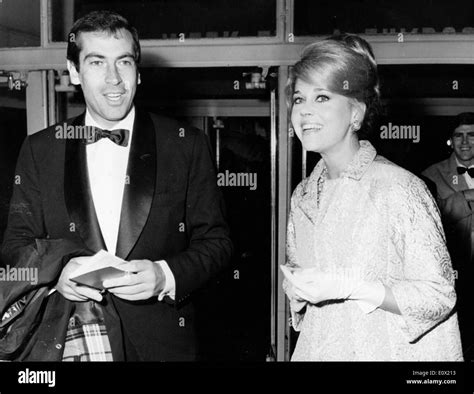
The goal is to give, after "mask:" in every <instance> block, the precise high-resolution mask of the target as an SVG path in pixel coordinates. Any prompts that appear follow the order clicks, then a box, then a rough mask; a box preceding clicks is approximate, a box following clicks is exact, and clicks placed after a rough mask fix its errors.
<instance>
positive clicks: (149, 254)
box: [2, 109, 232, 361]
mask: <svg viewBox="0 0 474 394" xmlns="http://www.w3.org/2000/svg"><path fill="white" fill-rule="evenodd" d="M84 118H85V113H84V114H82V115H81V116H79V117H77V118H74V119H71V120H68V121H67V125H73V126H81V125H83V124H84ZM62 125H63V124H62ZM224 216H225V215H224V204H223V199H222V196H221V193H220V190H219V189H218V187H217V182H216V175H215V169H214V164H213V161H212V156H211V149H210V144H209V141H208V138H207V136H206V135H205V134H204V133H202V132H200V131H198V130H197V129H194V128H192V127H189V126H188V125H186V124H181V123H180V122H178V121H176V120H172V119H168V118H165V117H161V116H157V115H154V114H150V113H147V112H144V111H142V110H139V109H137V111H136V116H135V123H134V131H133V138H132V141H131V147H130V154H129V159H128V167H127V178H126V182H125V189H124V195H123V203H122V211H121V217H120V225H119V234H118V241H117V249H116V255H117V256H118V257H121V258H123V259H125V260H127V261H130V260H138V259H148V260H151V261H158V260H162V259H164V260H166V262H167V263H168V265H169V267H170V269H171V271H172V273H173V275H174V278H175V281H176V296H175V301H174V302H171V301H170V300H169V299H168V300H166V302H165V301H161V302H159V301H158V300H157V297H153V298H151V299H149V300H143V301H138V302H137V301H135V302H132V301H126V300H122V299H120V298H118V297H115V296H113V297H111V298H112V300H113V303H114V305H115V308H116V310H117V312H118V315H119V317H120V320H121V325H122V332H123V341H124V344H123V346H124V347H125V353H126V356H127V359H129V360H157V361H167V360H171V361H180V360H193V359H195V357H196V355H197V352H198V348H197V341H196V327H195V322H196V310H195V308H194V306H193V293H194V292H195V291H196V290H198V289H200V288H202V287H204V286H205V285H206V283H207V282H209V281H210V280H211V279H212V278H213V277H215V276H216V275H217V274H218V273H219V272H220V271H222V270H224V269H225V268H226V266H227V265H228V264H229V262H230V255H231V252H232V244H231V241H230V238H229V231H228V226H227V224H226V222H225V218H224ZM38 238H39V239H42V238H50V239H71V240H75V241H82V242H83V243H84V244H85V246H86V247H87V248H88V249H90V250H92V251H94V252H96V251H99V250H100V249H107V248H106V246H105V243H104V239H103V237H102V234H101V230H100V226H99V223H98V220H97V216H96V212H95V209H94V203H93V200H92V196H91V190H90V184H89V179H88V170H87V160H86V145H85V144H84V142H83V141H81V140H78V139H67V138H66V139H58V138H56V127H55V126H51V127H49V128H47V129H45V130H42V131H40V132H38V133H36V134H33V135H31V136H29V137H27V138H26V140H25V142H24V144H23V146H22V149H21V152H20V155H19V158H18V162H17V169H16V176H15V182H14V191H13V196H12V200H11V204H10V213H9V220H8V226H7V230H6V232H5V238H4V243H3V247H2V251H3V256H4V259H5V261H6V262H11V263H14V261H11V260H12V259H14V257H12V256H15V255H17V251H18V250H19V249H20V248H22V247H25V246H26V245H28V244H30V243H31V242H34V240H35V239H38Z"/></svg>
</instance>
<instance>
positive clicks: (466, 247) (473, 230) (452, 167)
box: [422, 112, 474, 360]
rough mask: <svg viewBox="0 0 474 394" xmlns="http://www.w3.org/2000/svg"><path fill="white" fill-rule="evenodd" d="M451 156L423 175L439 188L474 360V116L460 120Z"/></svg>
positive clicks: (467, 350)
mask: <svg viewBox="0 0 474 394" xmlns="http://www.w3.org/2000/svg"><path fill="white" fill-rule="evenodd" d="M450 145H451V147H452V149H453V153H452V154H451V156H450V157H449V158H448V159H446V160H444V161H442V162H439V163H436V164H433V165H432V166H430V167H428V168H427V169H426V170H425V171H424V172H423V173H422V175H423V176H424V177H426V178H428V179H429V180H430V181H431V182H433V184H434V185H435V186H436V196H435V197H436V199H437V202H438V206H439V208H440V210H441V214H442V218H443V225H444V230H445V233H446V241H447V246H448V249H449V253H450V255H451V259H452V262H453V267H454V268H455V270H456V271H457V281H456V292H457V295H458V302H457V309H458V316H459V324H460V330H461V339H462V342H463V351H464V359H465V360H470V359H472V355H473V351H474V343H473V338H474V336H473V327H472V321H473V316H472V315H473V313H472V302H471V299H472V297H471V295H470V288H471V283H472V265H473V263H474V220H473V214H474V113H473V112H464V113H461V114H459V115H458V116H457V117H456V123H455V125H454V127H453V131H452V134H451V138H450Z"/></svg>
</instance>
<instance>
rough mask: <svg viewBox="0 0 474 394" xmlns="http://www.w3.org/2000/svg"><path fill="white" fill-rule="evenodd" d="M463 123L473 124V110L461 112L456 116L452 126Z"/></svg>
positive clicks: (455, 126)
mask: <svg viewBox="0 0 474 394" xmlns="http://www.w3.org/2000/svg"><path fill="white" fill-rule="evenodd" d="M463 124H474V112H462V113H460V114H458V115H457V116H456V119H455V123H454V128H457V127H459V126H461V125H463Z"/></svg>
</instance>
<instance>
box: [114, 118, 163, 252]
mask: <svg viewBox="0 0 474 394" xmlns="http://www.w3.org/2000/svg"><path fill="white" fill-rule="evenodd" d="M131 143H132V145H131V147H130V155H129V158H128V166H127V174H126V175H127V176H126V181H125V188H124V193H123V202H122V212H121V215H120V227H119V235H118V241H117V252H116V255H117V256H118V257H121V258H123V259H127V257H128V255H129V254H130V252H131V251H132V249H133V247H134V246H135V244H136V242H137V241H138V238H139V237H140V234H141V232H142V231H143V227H144V226H145V224H146V222H147V220H148V215H149V214H150V209H151V204H152V202H153V195H154V190H155V175H156V142H155V126H154V124H153V121H152V120H151V118H150V115H148V113H146V112H143V111H140V110H137V113H136V117H135V124H134V127H133V135H132V142H131Z"/></svg>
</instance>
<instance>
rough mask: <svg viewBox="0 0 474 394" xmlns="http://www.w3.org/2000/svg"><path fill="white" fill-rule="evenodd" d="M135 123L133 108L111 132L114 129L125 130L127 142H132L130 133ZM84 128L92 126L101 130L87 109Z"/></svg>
mask: <svg viewBox="0 0 474 394" xmlns="http://www.w3.org/2000/svg"><path fill="white" fill-rule="evenodd" d="M134 122H135V106H133V107H132V109H131V110H130V112H129V113H128V115H127V116H126V117H125V118H123V119H122V120H121V121H119V122H118V123H117V124H116V125H115V126H114V127H113V130H116V129H127V130H129V132H130V134H129V139H128V140H129V142H130V141H132V133H133V124H134ZM84 126H94V127H98V128H102V127H101V126H100V125H99V124H98V123H97V122H96V121H95V120H94V118H93V117H92V116H91V114H90V112H89V109H87V110H86V117H85V119H84Z"/></svg>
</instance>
